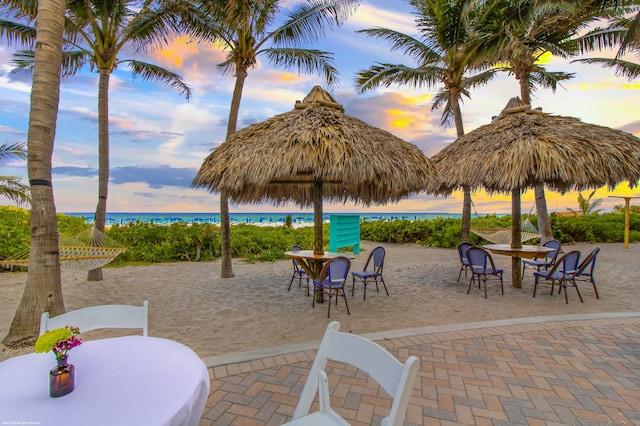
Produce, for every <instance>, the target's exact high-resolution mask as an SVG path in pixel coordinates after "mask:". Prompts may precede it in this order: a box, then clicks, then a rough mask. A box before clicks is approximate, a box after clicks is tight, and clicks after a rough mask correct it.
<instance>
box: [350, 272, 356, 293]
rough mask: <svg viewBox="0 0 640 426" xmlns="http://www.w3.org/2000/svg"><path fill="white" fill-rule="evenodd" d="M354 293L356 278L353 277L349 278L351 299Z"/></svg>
mask: <svg viewBox="0 0 640 426" xmlns="http://www.w3.org/2000/svg"><path fill="white" fill-rule="evenodd" d="M355 291H356V277H355V276H353V275H352V276H351V296H352V297H353V295H354V294H355V293H354V292H355Z"/></svg>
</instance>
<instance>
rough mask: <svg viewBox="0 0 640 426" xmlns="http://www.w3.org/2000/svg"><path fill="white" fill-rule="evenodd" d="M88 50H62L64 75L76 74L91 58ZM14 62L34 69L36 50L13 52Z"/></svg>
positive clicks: (19, 65) (19, 67)
mask: <svg viewBox="0 0 640 426" xmlns="http://www.w3.org/2000/svg"><path fill="white" fill-rule="evenodd" d="M89 58H90V55H89V54H88V52H86V51H83V50H75V51H63V52H62V70H61V71H62V73H61V75H62V76H63V77H68V76H71V75H75V74H76V73H77V72H78V70H80V68H82V67H83V66H84V65H85V64H86V63H87V62H88V61H89V60H90V59H89ZM12 63H13V64H14V65H15V66H16V68H18V69H23V70H27V71H33V66H34V64H35V52H34V51H33V50H19V51H17V52H15V53H14V54H13V60H12Z"/></svg>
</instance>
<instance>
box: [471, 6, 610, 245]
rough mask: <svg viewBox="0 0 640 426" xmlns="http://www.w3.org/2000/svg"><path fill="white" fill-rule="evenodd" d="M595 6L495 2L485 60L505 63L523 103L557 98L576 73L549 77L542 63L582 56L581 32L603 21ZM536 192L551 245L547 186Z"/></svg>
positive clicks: (486, 23)
mask: <svg viewBox="0 0 640 426" xmlns="http://www.w3.org/2000/svg"><path fill="white" fill-rule="evenodd" d="M594 3H598V2H593V1H591V0H583V1H582V2H579V3H577V2H565V1H562V0H560V1H548V0H521V1H517V2H512V1H509V0H494V1H492V2H489V3H488V4H487V7H485V8H484V9H483V10H484V15H483V17H482V19H481V20H480V22H481V23H482V25H481V27H479V29H480V31H481V32H482V33H483V34H482V38H483V40H484V41H483V47H484V50H485V54H486V55H487V56H488V57H490V56H492V55H493V57H494V58H495V60H496V62H497V63H500V62H504V65H501V66H499V69H502V70H504V71H507V72H509V73H511V74H513V75H514V76H515V78H516V79H517V80H518V81H519V85H520V97H521V99H522V101H523V102H524V103H525V104H527V105H531V96H530V95H531V92H532V91H533V90H535V88H536V86H542V87H547V88H551V90H553V91H554V92H555V90H556V88H557V86H558V84H559V83H560V82H561V81H563V80H567V79H570V78H572V77H573V74H570V73H564V72H549V71H547V70H546V69H545V67H544V66H543V65H542V64H541V63H540V58H541V57H542V56H543V55H545V54H549V53H551V54H553V55H555V56H559V57H562V58H568V57H570V56H572V55H574V54H576V52H577V44H576V41H575V39H576V37H577V34H578V32H579V31H580V30H581V29H582V28H583V27H584V26H586V25H587V24H588V23H589V22H590V21H591V20H592V19H595V17H596V16H598V11H597V7H595V5H594ZM534 189H535V199H536V210H537V217H538V227H539V229H540V233H541V235H542V236H541V240H542V242H546V241H549V240H551V239H553V231H552V229H551V221H550V219H549V214H548V211H547V203H546V198H545V193H544V185H542V184H540V185H536V186H535V188H534ZM517 195H519V194H517ZM514 196H516V194H514ZM514 226H517V225H516V224H514Z"/></svg>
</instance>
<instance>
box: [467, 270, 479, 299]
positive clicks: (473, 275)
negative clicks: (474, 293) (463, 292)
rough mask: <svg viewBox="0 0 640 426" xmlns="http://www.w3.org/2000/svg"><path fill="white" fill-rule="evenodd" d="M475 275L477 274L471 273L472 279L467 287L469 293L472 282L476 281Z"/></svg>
mask: <svg viewBox="0 0 640 426" xmlns="http://www.w3.org/2000/svg"><path fill="white" fill-rule="evenodd" d="M473 277H475V274H473V273H471V279H470V280H469V287H467V294H469V291H470V290H471V283H475V280H474V279H473ZM478 279H479V278H478Z"/></svg>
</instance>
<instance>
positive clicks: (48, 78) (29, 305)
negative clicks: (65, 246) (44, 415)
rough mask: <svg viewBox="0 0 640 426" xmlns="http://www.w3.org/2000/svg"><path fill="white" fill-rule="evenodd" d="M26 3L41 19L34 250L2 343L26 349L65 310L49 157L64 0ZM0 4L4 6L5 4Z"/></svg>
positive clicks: (33, 153) (32, 168)
mask: <svg viewBox="0 0 640 426" xmlns="http://www.w3.org/2000/svg"><path fill="white" fill-rule="evenodd" d="M27 3H29V4H30V5H31V7H32V8H33V10H32V11H31V12H32V14H33V15H36V14H37V16H38V20H37V21H36V30H37V31H36V34H35V41H36V43H35V53H34V68H33V84H32V86H31V106H30V113H29V133H28V137H27V146H28V155H27V157H28V158H27V170H28V174H29V181H30V185H31V197H32V201H31V213H32V214H31V222H30V223H31V251H30V253H29V271H28V273H27V282H26V284H25V288H24V292H23V294H22V298H21V299H20V303H19V304H18V307H17V309H16V313H15V315H14V317H13V321H12V322H11V326H10V328H9V333H7V335H6V336H5V337H4V339H3V340H2V343H4V344H5V345H6V346H9V347H16V346H26V345H30V344H32V343H33V342H34V341H35V338H36V336H37V335H38V326H39V320H40V314H41V313H42V312H50V313H51V314H52V315H54V316H55V315H59V314H61V313H63V312H64V301H63V298H62V283H61V279H60V254H59V250H58V225H57V222H56V206H55V204H54V201H53V185H52V183H51V155H52V153H53V140H54V137H55V134H56V119H57V116H58V100H59V96H60V67H61V64H62V32H63V28H64V8H65V0H40V1H38V2H37V5H36V4H34V2H27ZM0 6H6V2H5V0H2V3H0ZM36 8H37V9H36Z"/></svg>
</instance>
